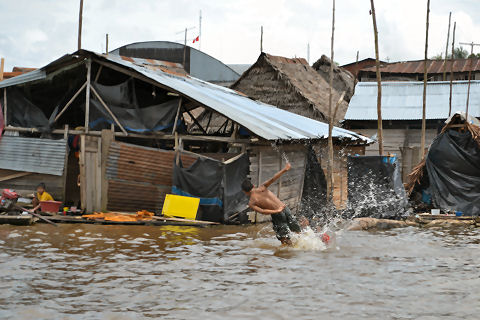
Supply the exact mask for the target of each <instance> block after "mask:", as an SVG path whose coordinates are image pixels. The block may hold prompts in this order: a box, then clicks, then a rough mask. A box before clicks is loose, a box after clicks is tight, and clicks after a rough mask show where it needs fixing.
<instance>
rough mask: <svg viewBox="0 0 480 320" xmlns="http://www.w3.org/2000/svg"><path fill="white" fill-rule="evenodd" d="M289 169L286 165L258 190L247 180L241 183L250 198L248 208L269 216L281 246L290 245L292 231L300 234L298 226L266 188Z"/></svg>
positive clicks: (289, 213) (284, 206)
mask: <svg viewBox="0 0 480 320" xmlns="http://www.w3.org/2000/svg"><path fill="white" fill-rule="evenodd" d="M290 168H291V165H290V163H287V165H286V166H285V168H283V169H282V170H280V171H279V172H277V174H275V175H274V176H273V177H272V178H271V179H270V180H268V181H265V182H264V183H263V184H262V185H260V186H259V187H258V188H255V187H254V186H253V184H252V183H251V182H250V180H248V179H247V180H245V181H244V182H243V183H242V190H243V191H244V192H245V194H246V195H247V196H249V197H250V201H249V203H248V206H249V207H250V208H251V209H253V210H255V211H256V212H258V213H261V214H268V215H271V217H272V225H273V230H274V231H275V233H276V235H277V238H278V240H280V241H281V242H282V244H287V245H291V244H292V241H291V240H290V233H291V232H292V231H293V232H300V230H301V229H300V225H299V224H298V222H297V220H296V219H295V217H294V216H293V215H292V213H291V212H290V210H289V209H288V208H287V206H286V205H285V204H284V203H283V202H282V201H281V200H280V199H278V198H277V196H276V195H274V194H273V192H271V191H270V190H268V187H269V186H270V185H272V183H274V182H275V181H277V180H278V179H280V177H281V176H282V175H283V174H284V173H285V172H287V171H288V170H290Z"/></svg>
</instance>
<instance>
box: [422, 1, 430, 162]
mask: <svg viewBox="0 0 480 320" xmlns="http://www.w3.org/2000/svg"><path fill="white" fill-rule="evenodd" d="M429 19H430V0H427V24H426V30H425V59H424V60H423V108H422V139H421V142H420V150H421V152H422V154H421V156H422V158H423V155H424V154H425V131H426V129H427V121H426V111H427V77H428V74H427V62H428V26H429Z"/></svg>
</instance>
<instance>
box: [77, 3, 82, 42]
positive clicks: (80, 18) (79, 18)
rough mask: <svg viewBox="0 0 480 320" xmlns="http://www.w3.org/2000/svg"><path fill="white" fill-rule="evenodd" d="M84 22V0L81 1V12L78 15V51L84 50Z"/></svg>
mask: <svg viewBox="0 0 480 320" xmlns="http://www.w3.org/2000/svg"><path fill="white" fill-rule="evenodd" d="M82 20H83V0H80V11H79V13H78V50H80V49H82Z"/></svg>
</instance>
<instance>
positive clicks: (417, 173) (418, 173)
mask: <svg viewBox="0 0 480 320" xmlns="http://www.w3.org/2000/svg"><path fill="white" fill-rule="evenodd" d="M466 118H467V117H466V115H465V113H464V112H457V113H455V114H453V115H452V116H451V117H450V118H448V119H447V120H446V121H445V122H446V125H445V126H444V127H443V128H442V131H441V133H440V134H443V133H444V132H446V131H447V130H449V129H452V128H456V129H460V130H468V131H469V132H470V134H471V135H472V139H473V141H475V142H476V143H477V145H478V147H479V148H480V126H479V122H478V120H477V119H476V118H474V117H472V116H470V115H469V116H468V119H469V121H466ZM458 125H464V127H458ZM427 155H428V154H427ZM427 155H426V156H425V157H424V158H423V159H422V161H421V162H420V163H419V164H417V165H416V166H415V167H414V168H413V169H412V172H411V173H410V174H409V175H408V182H407V183H406V184H405V189H406V190H407V193H408V194H411V193H412V191H413V190H414V188H415V186H416V185H417V184H418V183H420V182H421V180H422V177H423V173H424V169H425V163H426V157H427Z"/></svg>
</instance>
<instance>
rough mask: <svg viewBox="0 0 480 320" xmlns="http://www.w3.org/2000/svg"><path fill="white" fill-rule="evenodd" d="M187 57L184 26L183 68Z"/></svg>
mask: <svg viewBox="0 0 480 320" xmlns="http://www.w3.org/2000/svg"><path fill="white" fill-rule="evenodd" d="M186 59H187V28H185V42H184V43H183V69H185V71H186V70H187V69H186V68H185V61H186Z"/></svg>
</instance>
